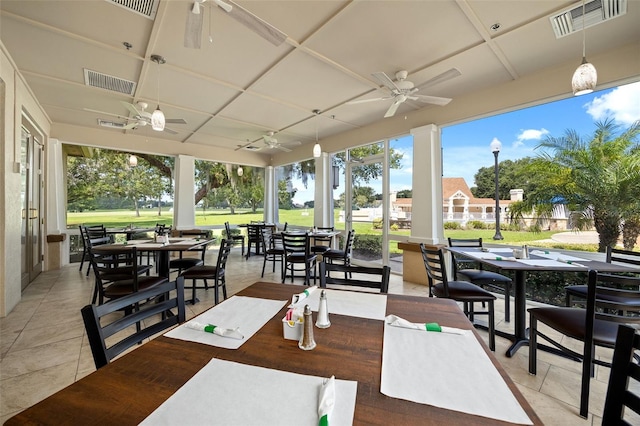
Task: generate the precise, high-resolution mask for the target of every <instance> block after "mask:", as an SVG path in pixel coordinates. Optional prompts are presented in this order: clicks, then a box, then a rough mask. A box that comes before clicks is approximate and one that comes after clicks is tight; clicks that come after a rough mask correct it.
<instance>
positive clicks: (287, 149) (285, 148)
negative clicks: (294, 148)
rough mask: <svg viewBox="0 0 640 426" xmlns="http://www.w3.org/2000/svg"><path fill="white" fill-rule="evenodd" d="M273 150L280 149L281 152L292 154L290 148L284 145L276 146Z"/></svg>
mask: <svg viewBox="0 0 640 426" xmlns="http://www.w3.org/2000/svg"><path fill="white" fill-rule="evenodd" d="M272 148H276V149H279V150H281V151H284V152H291V150H290V149H289V148H287V147H284V146H282V145H276V146H273V147H272Z"/></svg>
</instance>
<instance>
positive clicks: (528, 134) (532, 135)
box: [512, 127, 549, 148]
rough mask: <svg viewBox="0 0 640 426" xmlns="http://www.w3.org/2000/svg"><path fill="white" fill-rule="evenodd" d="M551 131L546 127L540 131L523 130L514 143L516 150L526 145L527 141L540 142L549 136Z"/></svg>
mask: <svg viewBox="0 0 640 426" xmlns="http://www.w3.org/2000/svg"><path fill="white" fill-rule="evenodd" d="M548 134H549V131H548V130H547V129H545V128H544V127H543V128H542V129H540V130H538V129H525V130H521V131H520V134H518V136H517V137H516V140H515V141H514V142H513V144H512V145H513V147H514V148H519V147H521V146H523V145H524V144H525V142H526V141H539V140H541V139H542V138H543V137H544V136H546V135H548Z"/></svg>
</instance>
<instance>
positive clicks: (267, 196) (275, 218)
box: [264, 166, 280, 223]
mask: <svg viewBox="0 0 640 426" xmlns="http://www.w3.org/2000/svg"><path fill="white" fill-rule="evenodd" d="M279 220H280V218H279V215H278V180H277V179H276V169H275V167H273V166H267V167H265V169H264V221H265V222H267V223H278V222H279Z"/></svg>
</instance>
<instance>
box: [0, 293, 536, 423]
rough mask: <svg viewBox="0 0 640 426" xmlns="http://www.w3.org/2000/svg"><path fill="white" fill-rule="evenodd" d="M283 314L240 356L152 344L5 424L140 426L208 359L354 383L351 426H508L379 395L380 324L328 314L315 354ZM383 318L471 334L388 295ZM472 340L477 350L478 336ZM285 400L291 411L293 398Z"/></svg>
mask: <svg viewBox="0 0 640 426" xmlns="http://www.w3.org/2000/svg"><path fill="white" fill-rule="evenodd" d="M304 288H305V287H302V286H298V285H288V284H276V283H265V282H258V283H255V284H253V285H252V286H250V287H248V288H246V289H245V290H243V291H241V292H240V293H238V294H239V295H242V296H251V297H258V298H264V299H275V300H285V299H290V298H291V297H292V295H293V294H297V293H299V292H301V291H302V290H304ZM286 310H287V307H286V306H285V307H284V308H283V309H282V310H281V311H280V312H279V313H278V314H276V315H275V316H274V317H273V318H271V319H270V320H269V321H268V322H267V323H266V324H265V325H264V326H263V327H262V329H260V330H259V331H258V332H257V333H256V334H255V335H253V336H252V337H251V338H250V339H249V340H248V341H247V342H245V343H244V344H243V345H242V346H241V347H240V348H239V349H237V350H230V349H223V348H218V347H214V346H209V345H203V344H200V343H195V342H188V341H183V340H178V339H172V338H168V337H164V336H160V337H157V338H155V339H154V340H152V341H150V342H148V343H146V344H144V345H142V346H140V347H138V348H136V349H135V350H133V351H132V352H130V353H128V354H126V355H124V356H123V357H121V358H119V359H117V360H115V361H114V362H112V363H111V364H109V365H107V366H105V367H103V368H102V369H100V370H98V371H96V372H94V373H92V374H90V375H88V376H86V377H84V378H83V379H81V380H79V381H78V382H76V383H74V384H72V385H70V386H68V387H67V388H65V389H63V390H61V391H59V392H57V393H55V394H54V395H52V396H50V397H48V398H46V399H45V400H43V401H41V402H39V403H38V404H36V405H34V406H32V407H30V408H28V409H26V410H25V411H23V412H21V413H19V414H17V415H15V416H14V417H12V418H11V419H9V420H8V421H7V422H6V423H5V424H6V425H17V424H27V423H31V424H117V425H133V424H137V423H139V422H141V421H142V420H143V419H145V418H146V417H147V416H148V415H150V414H151V413H152V412H153V411H154V410H155V409H156V408H157V407H158V406H159V405H160V404H162V403H163V402H164V401H165V400H167V399H168V398H169V397H170V396H171V395H173V394H174V393H175V392H176V391H177V390H178V389H179V388H180V387H181V386H182V385H184V384H185V383H186V382H187V381H188V380H189V379H191V377H193V376H194V375H195V374H196V373H197V372H198V371H199V370H200V369H202V368H203V367H204V366H205V365H206V364H207V363H208V362H209V361H210V360H211V358H212V357H215V358H218V359H222V360H228V361H235V362H240V363H244V364H249V365H255V366H261V367H266V368H271V369H277V370H283V371H289V372H295V373H299V374H306V375H314V376H322V377H328V376H331V375H335V376H336V378H339V379H344V380H355V381H357V382H358V386H357V396H356V406H355V416H354V424H402V425H410V424H420V425H436V424H437V425H442V424H465V425H489V424H491V425H496V424H507V423H504V422H500V421H497V420H494V419H488V418H485V417H478V416H473V415H470V414H465V413H461V412H457V411H451V410H447V409H442V408H438V407H434V406H431V405H426V404H417V403H414V402H410V401H406V400H402V399H397V398H391V397H388V396H385V395H383V394H382V393H381V392H380V376H381V374H380V373H381V367H382V340H383V327H384V322H383V321H380V320H371V319H364V318H356V317H349V316H342V315H336V314H332V315H331V327H330V328H327V329H318V328H315V329H314V335H315V341H316V342H317V347H316V348H315V349H314V350H312V351H302V350H300V349H299V348H298V342H297V341H294V340H285V339H284V338H283V330H282V321H281V320H282V318H283V317H284V315H285V312H286ZM387 313H395V314H398V315H402V316H403V317H404V318H406V319H407V320H409V321H420V322H424V321H427V322H429V321H438V322H440V323H441V324H447V325H448V326H452V327H459V328H464V329H470V330H473V326H472V325H471V323H470V322H469V321H468V320H467V318H466V317H465V316H464V315H463V313H462V311H461V310H460V309H459V307H458V306H457V305H456V304H455V303H454V302H453V301H451V300H446V299H429V298H426V297H415V296H401V295H392V294H390V295H388V296H387ZM473 332H474V334H475V336H476V338H478V340H479V341H480V342H482V340H481V339H480V337H479V336H478V334H477V333H476V331H475V330H474V331H473ZM482 346H483V347H484V349H485V351H486V354H487V356H488V357H489V358H490V359H491V361H492V362H493V364H494V365H495V367H496V369H497V370H498V372H499V373H500V374H501V375H502V377H503V378H504V380H505V382H506V383H507V385H508V387H509V389H510V390H511V391H512V392H513V394H514V395H515V397H516V398H517V400H518V401H519V402H520V404H521V405H522V407H523V409H524V410H525V412H526V413H527V415H528V416H529V418H530V419H531V420H532V422H533V423H534V424H536V425H538V424H542V422H541V421H540V419H539V418H538V417H537V416H536V414H535V412H534V411H533V410H532V408H531V406H530V405H529V404H528V403H527V401H526V400H525V399H524V397H523V396H522V394H521V393H520V392H519V391H518V389H517V388H516V386H515V384H514V383H513V382H512V381H511V379H510V378H509V376H508V375H507V374H506V372H505V370H504V369H503V368H502V367H501V366H500V364H499V363H498V362H497V360H496V359H495V357H494V356H493V354H492V353H491V352H490V351H488V349H487V347H486V345H485V344H484V343H483V342H482ZM416 362H428V360H416ZM211 386H224V383H212V384H211ZM283 397H286V398H290V399H291V402H292V403H295V395H283ZM184 416H185V417H184V419H185V423H188V422H189V410H188V409H186V410H185V412H184ZM287 420H289V421H291V420H292V419H286V418H283V422H286V421H287ZM211 424H215V418H214V417H212V418H211Z"/></svg>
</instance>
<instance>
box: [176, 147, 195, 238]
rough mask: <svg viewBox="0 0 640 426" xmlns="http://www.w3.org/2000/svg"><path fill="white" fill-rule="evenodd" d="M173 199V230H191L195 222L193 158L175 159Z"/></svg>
mask: <svg viewBox="0 0 640 426" xmlns="http://www.w3.org/2000/svg"><path fill="white" fill-rule="evenodd" d="M174 178H175V197H174V199H173V226H174V229H193V228H195V221H196V206H195V194H194V192H193V191H194V188H195V158H194V157H192V156H190V155H178V156H177V157H176V170H175V176H174Z"/></svg>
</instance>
